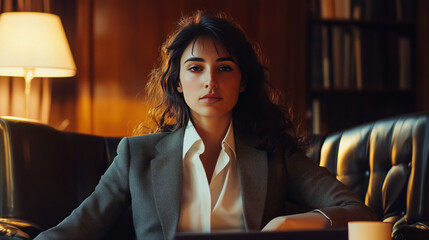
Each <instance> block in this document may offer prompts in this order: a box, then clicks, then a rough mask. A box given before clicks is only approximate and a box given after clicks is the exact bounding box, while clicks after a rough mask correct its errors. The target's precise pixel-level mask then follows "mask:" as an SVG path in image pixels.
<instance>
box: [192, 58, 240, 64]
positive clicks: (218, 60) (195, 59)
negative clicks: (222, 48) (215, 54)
mask: <svg viewBox="0 0 429 240" xmlns="http://www.w3.org/2000/svg"><path fill="white" fill-rule="evenodd" d="M191 61H192V62H204V59H203V58H199V57H191V58H188V59H186V60H185V62H184V63H187V62H191ZM224 61H231V62H234V63H235V61H234V59H233V58H232V57H221V58H218V59H216V62H224Z"/></svg>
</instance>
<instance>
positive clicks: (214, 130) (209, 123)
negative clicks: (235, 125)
mask: <svg viewBox="0 0 429 240" xmlns="http://www.w3.org/2000/svg"><path fill="white" fill-rule="evenodd" d="M230 122H231V116H226V117H222V118H193V119H192V123H193V124H194V126H195V129H196V130H197V132H198V134H199V135H200V137H201V140H203V142H204V145H205V146H206V147H207V146H219V147H220V144H221V142H222V140H223V138H224V137H225V135H226V132H227V131H228V127H229V124H230Z"/></svg>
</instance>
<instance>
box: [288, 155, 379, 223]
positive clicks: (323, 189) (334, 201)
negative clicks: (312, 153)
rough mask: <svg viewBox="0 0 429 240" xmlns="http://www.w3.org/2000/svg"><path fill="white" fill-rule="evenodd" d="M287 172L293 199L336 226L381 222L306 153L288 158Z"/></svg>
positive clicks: (290, 193) (289, 193) (290, 194)
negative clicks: (316, 210) (317, 212)
mask: <svg viewBox="0 0 429 240" xmlns="http://www.w3.org/2000/svg"><path fill="white" fill-rule="evenodd" d="M286 169H287V176H288V196H289V198H291V199H294V201H296V202H299V203H302V204H304V205H306V206H309V207H311V208H312V209H318V210H320V211H321V212H322V213H323V214H325V215H326V216H327V217H328V218H329V219H330V220H331V221H332V227H346V226H347V222H349V221H357V220H360V221H363V220H377V217H376V215H375V214H374V212H373V211H372V210H371V209H370V208H368V207H367V206H366V205H365V204H364V203H363V202H362V201H360V200H359V199H358V198H357V197H356V196H355V195H354V193H353V192H351V191H350V190H349V189H348V188H347V187H346V186H345V185H344V184H342V183H341V182H340V181H338V180H337V179H336V178H335V177H334V176H333V175H332V174H331V173H330V172H329V171H328V170H327V169H326V168H324V167H320V166H318V165H317V164H315V163H314V162H313V161H312V160H311V159H309V158H308V157H307V156H305V154H303V153H301V152H296V153H294V154H292V155H290V156H288V157H286Z"/></svg>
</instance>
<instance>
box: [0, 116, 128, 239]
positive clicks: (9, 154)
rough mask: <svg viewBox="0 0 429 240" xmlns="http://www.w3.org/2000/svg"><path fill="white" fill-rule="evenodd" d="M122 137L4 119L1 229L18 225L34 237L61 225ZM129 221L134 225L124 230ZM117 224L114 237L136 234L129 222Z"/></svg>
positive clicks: (1, 131)
mask: <svg viewBox="0 0 429 240" xmlns="http://www.w3.org/2000/svg"><path fill="white" fill-rule="evenodd" d="M119 140H120V138H114V137H100V136H92V135H85V134H77V133H69V132H63V131H58V130H55V129H54V128H52V127H49V126H46V125H43V124H40V123H37V122H31V121H28V120H22V119H14V118H0V176H1V177H0V232H1V231H2V230H1V229H2V228H4V229H6V230H4V231H3V232H5V231H8V230H9V231H11V232H10V233H9V235H11V234H14V233H15V232H16V231H18V230H19V229H18V230H17V229H14V227H17V226H18V227H20V228H21V229H24V230H25V232H27V233H28V234H29V235H30V237H34V236H35V235H37V234H38V232H40V230H41V229H47V228H50V227H52V226H55V225H56V224H58V223H59V222H60V221H61V220H62V219H63V218H64V217H66V216H68V215H69V214H70V212H71V211H72V210H73V209H74V208H76V207H77V206H78V204H79V203H80V202H81V201H83V200H84V199H85V198H86V197H87V196H88V195H89V194H90V193H91V192H92V191H93V190H94V188H95V186H96V184H97V183H98V181H99V179H100V176H101V175H102V174H103V173H104V171H105V170H106V168H107V167H108V166H109V164H110V163H111V162H112V160H113V158H114V156H115V155H116V147H117V144H118V143H119ZM128 214H129V213H128ZM125 219H126V218H125ZM128 219H131V218H128ZM126 223H128V226H131V227H125V228H131V230H129V229H128V230H125V231H122V228H124V227H123V226H124V225H125V224H126ZM121 224H122V225H121ZM112 229H113V230H112V232H110V233H109V234H108V236H109V238H111V239H115V237H114V236H116V235H115V234H118V235H117V236H122V237H119V238H116V239H121V238H124V239H126V238H127V235H126V234H125V235H124V232H125V233H126V232H128V233H133V231H132V223H131V224H130V221H128V222H123V221H118V225H116V226H115V227H114V228H112ZM114 231H117V233H116V232H114ZM4 234H7V233H4ZM18 235H20V236H24V237H27V236H25V235H23V234H22V233H21V234H18Z"/></svg>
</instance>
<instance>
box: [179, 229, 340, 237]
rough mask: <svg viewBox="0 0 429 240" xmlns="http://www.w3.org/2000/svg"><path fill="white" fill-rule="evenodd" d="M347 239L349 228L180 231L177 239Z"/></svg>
mask: <svg viewBox="0 0 429 240" xmlns="http://www.w3.org/2000/svg"><path fill="white" fill-rule="evenodd" d="M203 239H204V240H206V239H207V240H314V239H318V240H347V239H348V232H347V228H331V229H323V230H309V231H281V232H231V233H225V232H216V233H178V234H176V237H175V240H203Z"/></svg>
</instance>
